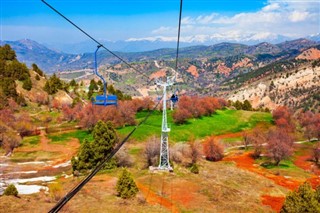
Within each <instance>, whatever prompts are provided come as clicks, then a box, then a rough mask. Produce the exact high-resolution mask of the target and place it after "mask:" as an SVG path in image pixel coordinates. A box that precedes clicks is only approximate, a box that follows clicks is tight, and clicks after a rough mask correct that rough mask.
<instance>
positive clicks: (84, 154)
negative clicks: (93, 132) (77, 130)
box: [71, 139, 94, 171]
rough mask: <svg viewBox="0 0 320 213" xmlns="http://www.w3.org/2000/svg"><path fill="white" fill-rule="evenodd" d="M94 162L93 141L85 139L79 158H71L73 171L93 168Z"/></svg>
mask: <svg viewBox="0 0 320 213" xmlns="http://www.w3.org/2000/svg"><path fill="white" fill-rule="evenodd" d="M93 163H94V150H93V149H92V145H91V143H90V142H89V141H88V140H87V139H84V141H83V143H82V145H81V147H80V151H79V154H78V157H77V158H72V159H71V164H72V169H73V171H83V170H87V169H91V168H92V167H93Z"/></svg>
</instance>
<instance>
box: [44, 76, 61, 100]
mask: <svg viewBox="0 0 320 213" xmlns="http://www.w3.org/2000/svg"><path fill="white" fill-rule="evenodd" d="M59 89H63V83H62V82H61V80H60V79H59V78H58V77H57V76H56V74H53V75H52V76H51V77H50V78H49V79H48V80H47V82H46V84H45V85H44V90H45V91H46V92H47V93H48V94H49V95H53V94H55V93H57V92H58V90H59Z"/></svg>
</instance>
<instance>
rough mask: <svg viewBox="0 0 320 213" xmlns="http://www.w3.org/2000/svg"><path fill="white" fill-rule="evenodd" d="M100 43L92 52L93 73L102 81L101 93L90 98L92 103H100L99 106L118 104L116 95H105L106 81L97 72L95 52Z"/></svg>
mask: <svg viewBox="0 0 320 213" xmlns="http://www.w3.org/2000/svg"><path fill="white" fill-rule="evenodd" d="M101 46H102V45H98V47H97V49H96V51H95V53H94V65H95V66H94V74H95V75H97V76H98V77H99V78H100V79H101V80H102V82H103V95H97V96H96V97H95V98H92V104H94V105H101V106H117V105H118V97H117V96H116V95H107V83H106V81H105V80H104V78H103V77H102V75H100V74H99V73H98V68H97V67H98V65H97V52H98V50H99V48H100V47H101Z"/></svg>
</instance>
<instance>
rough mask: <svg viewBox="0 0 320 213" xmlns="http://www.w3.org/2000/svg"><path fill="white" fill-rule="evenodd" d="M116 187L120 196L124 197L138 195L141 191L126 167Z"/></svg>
mask: <svg viewBox="0 0 320 213" xmlns="http://www.w3.org/2000/svg"><path fill="white" fill-rule="evenodd" d="M116 189H117V192H118V196H119V197H121V198H124V199H127V198H131V197H134V196H136V194H137V193H138V191H139V189H138V187H137V185H136V184H135V182H134V180H133V178H132V177H131V174H130V173H129V172H128V171H127V170H126V169H124V170H123V172H122V174H121V175H120V177H119V180H118V182H117V186H116Z"/></svg>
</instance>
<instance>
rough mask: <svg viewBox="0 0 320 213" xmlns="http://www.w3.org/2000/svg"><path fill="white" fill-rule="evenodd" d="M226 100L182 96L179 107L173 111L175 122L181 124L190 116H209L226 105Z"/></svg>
mask: <svg viewBox="0 0 320 213" xmlns="http://www.w3.org/2000/svg"><path fill="white" fill-rule="evenodd" d="M225 104H226V102H225V101H222V99H221V101H220V99H217V98H214V97H201V98H200V97H198V96H192V97H190V96H182V97H181V98H180V99H179V102H178V105H177V109H176V110H175V112H174V113H173V118H174V122H175V123H178V124H181V123H184V122H185V121H186V120H187V119H189V118H199V117H201V116H209V115H211V114H212V113H214V112H215V110H217V109H220V108H221V107H222V105H223V106H225Z"/></svg>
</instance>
